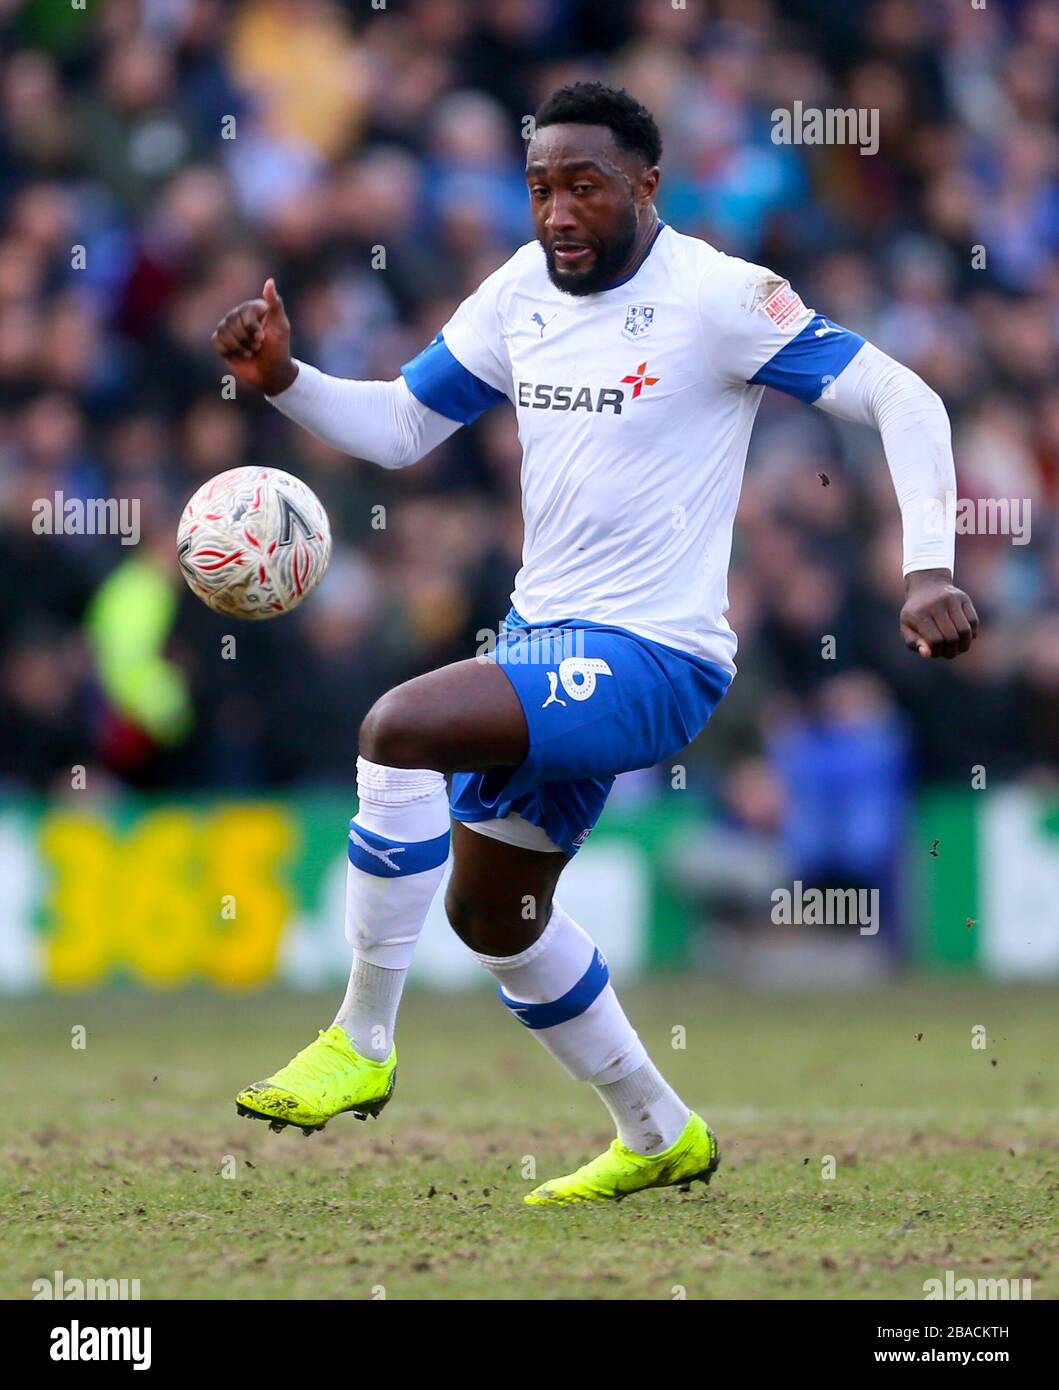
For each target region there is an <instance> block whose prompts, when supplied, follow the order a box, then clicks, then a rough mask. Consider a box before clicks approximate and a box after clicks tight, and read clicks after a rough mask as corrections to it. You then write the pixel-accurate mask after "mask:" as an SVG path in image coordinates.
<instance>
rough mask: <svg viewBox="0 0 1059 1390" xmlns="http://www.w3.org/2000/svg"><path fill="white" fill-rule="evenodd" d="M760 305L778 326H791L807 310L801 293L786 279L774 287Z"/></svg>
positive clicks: (763, 311)
mask: <svg viewBox="0 0 1059 1390" xmlns="http://www.w3.org/2000/svg"><path fill="white" fill-rule="evenodd" d="M759 307H760V309H761V311H762V313H764V314H767V315H768V317H769V318H770V319H771V320H772V322H773V323H774V324H775V325H776V327H777V328H789V327H790V326H791V324H792V323H795V322H796V321H797V320H798V319H800V318H801V317H802V316H803V315H804V314H805V312H806V308H805V305H804V304H803V303H802V297H801V295H800V294H797V293H796V292H795V291H794V290H792V289H791V287H790V285H789V284H788V283H787V281H786V280H784V281H783V282H782V284H780V285H779V286H778V287H777V288H776V289H774V290H773V291H772V293H771V294H769V295H768V297H767V298H766V299H764V300H763V301H762V302H761V304H760V306H759Z"/></svg>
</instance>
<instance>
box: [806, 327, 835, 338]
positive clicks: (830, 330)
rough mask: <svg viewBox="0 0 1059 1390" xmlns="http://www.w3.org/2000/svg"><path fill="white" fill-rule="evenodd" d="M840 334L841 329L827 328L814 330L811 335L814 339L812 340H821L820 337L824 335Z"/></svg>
mask: <svg viewBox="0 0 1059 1390" xmlns="http://www.w3.org/2000/svg"><path fill="white" fill-rule="evenodd" d="M841 332H842V329H841V328H831V327H827V328H818V329H816V330H815V332H814V333H813V337H814V338H822V337H823V336H824V334H825V333H841Z"/></svg>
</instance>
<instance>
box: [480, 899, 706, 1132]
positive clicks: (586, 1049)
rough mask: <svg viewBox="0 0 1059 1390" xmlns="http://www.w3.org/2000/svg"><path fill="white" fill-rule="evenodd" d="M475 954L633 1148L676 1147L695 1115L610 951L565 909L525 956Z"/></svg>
mask: <svg viewBox="0 0 1059 1390" xmlns="http://www.w3.org/2000/svg"><path fill="white" fill-rule="evenodd" d="M475 954H476V955H477V959H478V960H479V961H480V962H481V964H482V965H484V966H485V968H486V969H487V970H488V971H490V973H491V974H493V975H494V976H495V977H496V978H497V980H499V981H500V998H501V999H502V1000H503V1002H504V1003H505V1004H506V1005H507V1006H508V1008H509V1009H510V1010H511V1012H512V1013H513V1014H514V1016H515V1017H516V1018H517V1019H518V1020H519V1022H520V1023H522V1024H524V1025H525V1026H526V1027H527V1028H529V1029H530V1030H531V1031H532V1032H533V1033H534V1035H535V1036H536V1037H537V1038H539V1040H540V1041H541V1043H543V1045H544V1046H545V1047H546V1048H547V1049H548V1051H549V1052H550V1053H551V1054H552V1056H553V1057H555V1058H556V1060H557V1061H559V1062H561V1063H562V1065H563V1066H564V1067H565V1068H566V1070H567V1071H568V1072H569V1073H570V1075H571V1076H572V1077H573V1078H574V1079H575V1080H576V1081H588V1082H590V1083H591V1085H592V1086H593V1087H595V1089H596V1092H597V1093H598V1095H599V1097H600V1099H601V1100H602V1101H603V1103H604V1105H606V1107H607V1109H608V1110H609V1111H610V1113H611V1116H612V1118H613V1120H614V1123H615V1125H616V1127H617V1131H618V1138H619V1139H620V1140H621V1142H622V1143H623V1144H624V1145H625V1146H626V1147H627V1148H630V1149H633V1150H634V1151H635V1152H636V1153H641V1154H654V1153H661V1151H662V1150H663V1149H668V1148H669V1146H670V1145H671V1144H675V1143H676V1141H677V1140H678V1139H679V1138H680V1135H681V1134H682V1133H683V1130H684V1127H685V1126H686V1124H687V1122H688V1116H689V1115H690V1113H691V1112H690V1110H689V1109H688V1107H687V1106H686V1105H685V1104H684V1102H683V1101H682V1100H681V1099H680V1097H679V1096H678V1095H677V1094H676V1092H675V1091H674V1090H673V1088H672V1086H670V1085H669V1084H668V1083H667V1082H666V1081H665V1079H664V1078H663V1077H662V1075H661V1073H660V1072H659V1071H658V1068H657V1067H656V1066H655V1065H654V1063H653V1062H652V1061H651V1059H650V1058H649V1057H648V1055H647V1051H646V1049H645V1048H644V1045H643V1043H642V1042H641V1041H640V1039H639V1037H638V1036H637V1034H636V1031H635V1030H634V1028H633V1026H632V1024H631V1023H630V1022H629V1020H628V1019H627V1018H626V1016H625V1011H624V1010H623V1009H622V1007H621V1004H620V1003H619V1002H618V996H617V995H616V994H615V992H614V987H613V985H611V983H610V973H609V971H608V969H607V963H606V961H605V960H604V958H603V955H602V953H601V952H600V950H599V949H598V947H597V946H596V945H595V943H594V942H593V941H592V938H591V937H590V936H589V935H588V934H587V932H585V931H583V930H582V929H581V927H579V926H578V925H577V923H576V922H575V921H574V920H573V919H572V918H570V917H568V916H567V915H566V913H565V912H564V911H563V909H562V908H561V907H560V906H559V904H558V903H553V905H552V915H551V917H550V919H549V921H548V925H547V926H546V927H545V929H544V931H543V932H542V933H541V935H540V936H539V937H538V938H537V940H536V941H535V942H534V943H533V945H532V946H530V947H528V948H527V949H526V950H525V951H522V952H520V953H519V954H518V955H517V956H483V955H479V954H478V953H477V952H476V953H475Z"/></svg>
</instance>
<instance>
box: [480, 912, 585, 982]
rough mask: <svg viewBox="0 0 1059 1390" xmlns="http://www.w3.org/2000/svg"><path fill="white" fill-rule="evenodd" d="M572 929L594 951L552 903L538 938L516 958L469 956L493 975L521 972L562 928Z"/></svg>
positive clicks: (569, 920)
mask: <svg viewBox="0 0 1059 1390" xmlns="http://www.w3.org/2000/svg"><path fill="white" fill-rule="evenodd" d="M567 926H570V927H573V928H574V930H575V931H578V932H581V935H582V936H584V938H585V941H586V942H587V943H588V945H589V946H590V947H591V948H592V949H593V950H595V947H594V946H593V945H592V939H591V937H590V936H588V934H587V933H586V932H584V931H583V930H582V928H581V927H579V926H578V925H577V923H576V922H575V921H574V920H573V918H571V917H567V915H566V913H565V912H564V911H563V910H562V908H561V907H560V906H559V904H558V903H557V902H553V903H552V915H551V916H550V917H549V918H548V925H547V926H546V927H545V928H544V930H543V931H542V932H541V934H540V936H538V937H537V940H536V941H535V942H534V943H533V945H532V946H527V947H526V949H525V950H524V951H520V952H519V953H518V955H517V956H483V955H479V953H478V952H477V951H473V952H472V953H471V954H472V955H473V956H474V958H475V960H476V961H477V962H478V963H479V965H484V966H485V968H486V970H491V971H492V973H493V974H494V975H497V974H503V973H504V971H506V970H521V969H522V967H523V966H526V965H532V964H533V962H534V961H535V960H536V959H537V958H538V957H539V956H542V955H543V954H544V952H545V951H546V950H547V949H548V947H549V946H550V945H551V944H552V942H553V941H554V940H555V938H556V936H557V934H558V933H559V932H560V931H561V930H563V928H564V927H567Z"/></svg>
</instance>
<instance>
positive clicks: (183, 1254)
mask: <svg viewBox="0 0 1059 1390" xmlns="http://www.w3.org/2000/svg"><path fill="white" fill-rule="evenodd" d="M623 994H624V999H625V1003H626V1007H627V1009H628V1012H629V1013H630V1015H631V1016H632V1018H633V1021H634V1023H635V1024H636V1025H637V1027H638V1028H639V1031H640V1033H641V1036H642V1037H643V1038H644V1040H645V1042H646V1043H647V1045H648V1047H649V1048H650V1049H651V1051H652V1053H653V1055H654V1056H655V1057H656V1059H657V1060H658V1062H659V1064H660V1065H661V1066H662V1068H663V1070H664V1071H665V1072H666V1073H667V1075H668V1076H669V1077H670V1078H671V1079H672V1080H673V1082H674V1083H675V1085H676V1086H677V1087H678V1089H679V1090H680V1091H681V1093H682V1094H683V1095H684V1096H685V1098H686V1099H687V1100H688V1102H689V1103H690V1104H692V1105H694V1106H695V1107H696V1108H697V1109H699V1110H701V1111H702V1113H704V1114H705V1115H706V1116H707V1118H709V1119H710V1121H711V1123H712V1124H713V1125H714V1128H715V1129H716V1131H717V1133H718V1137H719V1139H720V1142H721V1149H722V1154H723V1163H722V1166H721V1169H720V1172H719V1173H718V1174H717V1176H716V1177H715V1178H714V1180H713V1183H712V1185H711V1186H710V1187H709V1188H705V1187H703V1186H702V1185H701V1184H696V1185H695V1186H694V1187H693V1188H692V1189H691V1190H690V1191H689V1192H681V1191H679V1190H676V1189H669V1190H665V1191H660V1192H651V1193H646V1194H643V1195H642V1196H639V1197H634V1198H630V1199H628V1200H627V1201H625V1202H622V1203H620V1204H616V1205H613V1206H607V1207H605V1208H598V1209H590V1210H567V1211H550V1210H544V1211H541V1210H533V1209H531V1208H526V1207H524V1206H523V1205H522V1202H521V1198H522V1195H523V1193H524V1192H526V1191H528V1190H529V1188H530V1187H531V1186H532V1185H533V1181H532V1180H531V1178H530V1177H527V1176H525V1174H529V1173H531V1172H533V1173H534V1177H535V1180H536V1181H542V1180H543V1179H544V1178H546V1177H548V1176H554V1175H556V1174H558V1173H563V1172H568V1171H569V1170H570V1169H571V1168H573V1167H576V1166H577V1165H578V1164H580V1163H582V1162H584V1161H585V1160H586V1159H588V1158H590V1157H591V1156H592V1155H593V1154H595V1153H597V1152H599V1151H600V1150H601V1149H602V1148H603V1147H605V1145H606V1144H607V1143H608V1142H609V1140H610V1138H611V1131H610V1130H609V1127H608V1122H607V1116H606V1113H605V1111H604V1110H603V1109H602V1107H601V1106H600V1105H599V1103H598V1102H597V1101H596V1100H595V1098H594V1096H593V1095H592V1094H591V1092H590V1091H589V1090H588V1088H586V1087H584V1086H578V1085H576V1084H575V1083H574V1082H572V1081H569V1080H567V1079H566V1077H565V1075H564V1074H562V1073H561V1072H560V1071H559V1069H558V1068H557V1066H556V1064H555V1063H553V1062H552V1061H551V1060H550V1058H549V1057H548V1056H547V1055H546V1054H545V1052H544V1051H543V1049H542V1048H540V1047H539V1046H538V1045H537V1044H536V1043H535V1041H534V1039H533V1038H532V1037H530V1036H529V1035H528V1034H527V1033H526V1032H525V1031H524V1030H523V1029H521V1028H519V1027H518V1026H517V1025H516V1024H514V1023H513V1021H512V1020H511V1019H510V1018H509V1017H507V1016H506V1014H505V1012H504V1011H503V1010H502V1009H501V1008H500V1007H499V1005H498V1004H497V1002H496V999H495V996H494V995H493V994H492V992H491V991H483V992H482V993H480V994H474V995H470V996H467V995H460V996H448V997H446V996H438V995H427V994H420V993H415V992H410V993H409V995H408V996H407V997H406V1000H405V1006H404V1009H403V1011H402V1017H401V1026H400V1030H399V1034H398V1047H399V1051H400V1057H401V1060H400V1073H399V1077H398V1083H397V1091H396V1094H395V1097H394V1099H393V1101H392V1102H391V1104H390V1106H389V1107H388V1108H387V1110H386V1111H385V1112H384V1114H383V1115H382V1116H381V1118H380V1119H379V1120H377V1121H368V1122H367V1123H360V1122H358V1121H356V1120H354V1119H353V1118H352V1116H342V1117H339V1118H338V1119H336V1120H334V1121H332V1122H331V1124H330V1125H329V1126H328V1128H327V1129H326V1130H325V1131H323V1132H322V1133H319V1134H315V1135H313V1136H312V1137H311V1138H303V1136H302V1135H301V1134H300V1133H299V1132H297V1131H296V1130H285V1131H284V1132H283V1133H282V1134H272V1133H270V1132H269V1131H268V1129H267V1127H266V1126H265V1125H264V1124H260V1123H257V1122H252V1121H248V1120H243V1119H239V1118H237V1117H236V1115H235V1110H234V1105H233V1101H232V1097H233V1095H234V1093H235V1092H236V1090H237V1089H239V1087H241V1086H242V1085H244V1084H245V1083H247V1082H249V1081H252V1080H256V1079H258V1078H260V1077H262V1076H264V1075H266V1074H267V1073H269V1072H270V1071H273V1070H275V1068H276V1067H278V1066H279V1065H281V1064H282V1063H284V1062H285V1061H287V1059H288V1057H289V1056H290V1055H291V1054H292V1053H293V1052H295V1051H296V1050H297V1049H298V1048H300V1047H302V1046H304V1044H305V1043H306V1042H307V1041H308V1040H309V1039H310V1038H311V1037H312V1036H313V1035H314V1032H315V1030H316V1028H318V1027H323V1026H326V1025H327V1024H328V1023H329V1022H330V1021H331V1018H332V1015H333V1011H334V1003H335V999H334V998H333V997H331V996H328V997H327V998H314V997H309V996H300V997H297V996H292V995H268V996H263V995H257V996H251V997H228V998H225V997H218V996H207V995H194V996H192V995H174V996H154V997H151V998H147V997H144V996H136V995H132V994H111V995H107V996H95V997H87V998H82V997H77V996H70V997H66V998H61V999H56V998H49V999H41V1000H18V1001H14V1002H13V1001H11V1000H6V1001H4V1003H3V1007H2V1009H0V1090H2V1106H3V1114H4V1116H5V1124H4V1131H3V1137H2V1139H0V1212H2V1213H3V1218H2V1225H3V1227H4V1228H5V1229H4V1234H3V1237H2V1239H3V1248H4V1258H3V1261H2V1269H0V1295H2V1296H3V1297H5V1298H15V1299H20V1298H29V1297H31V1296H32V1289H31V1285H32V1281H33V1280H34V1279H36V1278H39V1277H44V1278H49V1279H50V1278H51V1277H52V1275H53V1273H54V1271H55V1270H63V1271H64V1273H65V1275H66V1276H67V1277H68V1278H75V1277H76V1278H127V1279H136V1278H138V1279H139V1280H140V1282H141V1292H142V1297H143V1298H181V1299H215V1298H216V1299H220V1298H299V1299H315V1298H360V1299H371V1298H379V1297H386V1298H391V1299H424V1298H426V1299H442V1298H455V1299H512V1298H528V1299H627V1298H644V1299H672V1298H674V1297H681V1296H684V1297H687V1298H695V1299H710V1298H827V1299H835V1298H840V1299H862V1298H911V1299H921V1298H922V1297H923V1282H924V1280H926V1279H929V1278H935V1277H939V1278H944V1274H945V1271H946V1270H953V1271H954V1272H955V1277H956V1278H966V1277H970V1278H998V1277H1001V1278H1011V1279H1015V1278H1019V1279H1023V1278H1030V1279H1032V1280H1033V1298H1034V1299H1041V1298H1055V1297H1057V1296H1059V1254H1057V1244H1059V1242H1057V1241H1056V1239H1055V1236H1056V1230H1057V1226H1059V1218H1057V1210H1059V1123H1057V1121H1059V1095H1057V1085H1056V1083H1057V1080H1059V1049H1057V1048H1056V1027H1055V995H1054V991H1051V990H1046V989H1032V988H1008V987H998V986H984V985H969V984H948V985H944V986H942V985H934V986H928V985H925V984H922V983H920V984H915V985H901V986H895V987H890V988H886V989H881V990H878V991H873V992H872V993H869V994H858V995H855V996H845V997H838V998H835V997H827V996H825V995H814V996H811V997H809V996H799V997H797V998H787V997H769V996H760V995H756V996H751V995H745V994H740V993H737V992H733V991H731V990H724V991H721V990H719V989H718V988H716V987H715V986H713V987H711V986H710V985H708V984H705V983H702V982H700V981H697V980H696V981H693V982H686V981H679V982H677V981H674V982H672V983H659V984H654V985H651V986H649V987H641V988H638V989H630V990H627V991H624V992H623ZM77 1025H83V1027H84V1028H85V1029H86V1030H87V1035H86V1045H85V1047H84V1049H83V1050H78V1049H75V1048H73V1047H72V1046H71V1030H72V1029H73V1028H74V1027H75V1026H77ZM975 1025H984V1026H985V1028H986V1030H987V1032H986V1037H987V1041H988V1046H987V1047H986V1048H985V1049H984V1050H975V1049H973V1048H972V1046H971V1036H972V1028H973V1027H974V1026H975ZM681 1028H682V1029H684V1030H685V1031H686V1046H685V1047H684V1048H683V1049H681V1048H674V1047H673V1046H672V1041H673V1038H674V1032H673V1030H674V1029H681ZM676 1036H677V1040H678V1041H679V1040H680V1035H679V1033H678V1034H677V1035H676ZM827 1156H831V1158H833V1160H834V1174H835V1175H834V1177H833V1178H826V1177H824V1176H823V1174H824V1172H826V1171H827V1169H828V1165H827V1162H826V1159H827ZM534 1165H535V1169H534ZM225 1173H230V1174H232V1176H224V1174H225Z"/></svg>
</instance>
